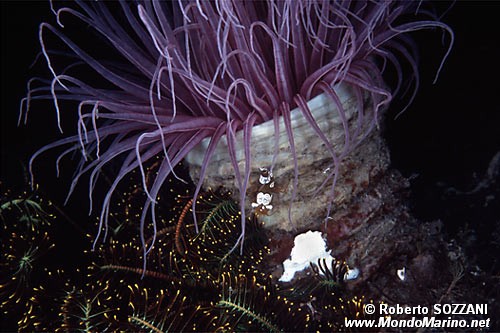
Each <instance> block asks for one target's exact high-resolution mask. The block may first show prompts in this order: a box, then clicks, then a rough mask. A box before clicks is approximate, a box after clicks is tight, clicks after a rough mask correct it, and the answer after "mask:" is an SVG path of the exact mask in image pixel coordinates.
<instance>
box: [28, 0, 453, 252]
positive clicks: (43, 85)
mask: <svg viewBox="0 0 500 333" xmlns="http://www.w3.org/2000/svg"><path fill="white" fill-rule="evenodd" d="M51 6H52V10H53V12H54V14H55V16H56V20H57V24H54V25H53V24H49V23H42V24H41V25H40V33H39V36H40V43H41V46H42V52H43V55H44V56H45V59H46V61H47V64H48V68H49V69H50V72H51V73H52V75H53V77H52V79H51V80H46V79H33V80H31V81H30V82H29V84H28V95H27V97H26V98H25V99H23V101H22V103H21V104H22V105H21V115H20V121H21V120H22V118H23V114H24V118H25V121H26V117H27V110H28V109H29V108H30V104H32V102H33V101H35V100H47V99H48V100H53V102H54V106H55V109H56V115H57V122H58V125H59V128H60V130H61V132H62V128H63V125H65V124H63V121H62V120H64V119H65V117H63V114H62V113H67V112H73V113H76V114H77V116H78V120H77V123H76V124H74V125H76V128H77V134H76V135H72V136H68V137H66V138H63V139H61V140H59V141H56V142H53V143H51V144H49V145H47V146H45V147H43V148H41V149H40V150H38V151H37V152H36V153H35V154H34V155H33V157H32V159H31V161H30V171H31V169H32V165H33V161H34V160H35V159H36V158H37V157H38V156H40V155H41V154H42V153H44V152H46V151H47V150H50V149H54V148H60V147H68V148H66V150H64V151H63V152H62V153H61V156H60V157H59V158H58V160H57V164H59V161H60V159H61V158H62V157H64V156H67V155H68V154H70V153H73V152H81V155H82V160H81V162H80V163H79V165H78V167H77V170H76V172H75V176H74V178H73V181H72V183H71V186H70V190H69V194H68V197H69V196H70V195H71V193H72V192H73V190H74V189H75V186H76V184H77V183H78V182H79V180H80V178H81V177H82V176H83V175H84V174H89V175H90V180H89V184H88V185H89V186H88V187H89V198H90V201H91V209H92V205H93V204H92V191H93V189H94V187H95V185H96V182H97V181H98V179H99V177H100V174H101V171H102V169H103V168H104V167H105V166H106V165H108V164H110V163H113V162H114V161H120V162H119V163H120V164H121V167H120V169H119V171H118V172H117V174H116V175H115V179H114V181H113V183H112V184H111V185H110V187H109V189H108V191H107V193H106V195H105V197H104V199H103V202H102V206H101V213H100V226H99V231H98V234H97V236H96V242H97V240H98V239H100V237H101V230H103V229H104V230H106V231H105V234H104V238H105V237H106V232H107V221H108V212H109V206H110V204H111V201H112V200H111V199H112V196H113V194H114V192H115V190H116V188H117V186H118V184H119V182H120V181H122V180H124V178H125V176H126V175H127V174H128V173H130V172H131V171H133V170H135V169H139V170H140V171H141V173H142V178H143V187H144V191H145V192H146V193H147V199H146V201H145V203H144V206H143V211H142V216H141V218H140V230H141V239H142V242H143V244H144V254H145V257H146V255H147V253H148V252H149V251H150V249H151V247H152V246H153V243H154V241H153V242H152V243H151V245H150V246H149V247H146V245H145V243H144V240H145V237H146V236H145V235H144V229H145V224H146V223H147V222H149V223H152V225H153V233H154V232H155V231H156V219H155V206H156V205H157V204H158V203H157V200H156V199H157V196H158V193H159V191H160V188H161V187H162V185H163V183H164V182H165V180H166V179H167V177H168V176H169V175H170V174H173V175H174V176H176V175H175V172H174V166H175V165H177V164H178V163H179V162H181V161H182V160H183V159H184V158H186V157H187V156H188V154H189V153H190V152H191V151H193V150H196V149H197V148H196V147H199V146H200V145H205V147H206V149H205V150H204V151H203V153H202V154H203V155H202V159H201V163H200V165H199V170H198V171H196V172H195V173H196V180H197V186H196V191H195V194H194V197H196V196H197V195H198V194H199V192H200V190H201V188H202V185H203V180H204V179H205V178H207V174H206V173H207V169H208V168H210V165H211V160H212V157H213V156H214V154H215V153H216V152H217V151H218V149H217V147H218V146H219V144H220V143H221V142H225V150H226V153H227V155H228V156H229V163H230V165H231V166H232V173H231V175H230V177H232V179H234V180H233V181H234V182H235V186H234V187H235V188H236V189H237V191H236V192H235V193H236V196H237V199H238V200H239V203H240V209H241V223H242V227H243V228H242V229H243V232H242V234H241V236H240V238H239V241H238V244H241V246H243V240H244V230H245V229H244V224H245V220H246V216H247V214H248V212H249V207H248V200H247V189H248V187H249V186H250V185H251V182H252V179H253V178H252V177H253V176H251V174H252V173H255V172H258V169H257V170H255V168H256V167H266V168H269V169H270V170H271V171H272V172H274V173H275V174H278V173H279V170H274V164H275V163H276V159H275V158H272V159H271V161H269V162H268V164H267V165H258V166H254V165H253V164H252V161H251V159H252V152H251V145H253V143H251V140H252V135H253V134H252V133H253V131H252V129H253V128H254V127H255V126H258V125H261V124H264V123H266V122H268V123H270V124H272V126H271V127H272V128H273V129H274V130H275V132H274V134H273V137H274V139H273V141H274V143H273V145H272V146H273V147H274V153H275V156H276V155H277V153H278V150H279V149H280V148H279V141H280V139H279V138H280V135H281V137H283V133H284V135H285V138H286V139H287V140H286V141H287V144H288V148H286V149H287V150H288V153H289V156H290V158H289V164H291V165H292V166H293V175H292V180H291V183H290V184H292V187H291V188H292V190H291V192H292V193H291V195H290V196H289V203H288V204H289V205H288V207H289V208H288V210H289V213H288V215H289V217H290V219H292V216H291V213H290V212H291V209H292V208H291V207H292V206H293V204H294V200H295V198H296V196H297V186H298V184H299V182H301V178H300V177H299V175H300V176H302V171H301V170H299V164H300V162H299V160H300V156H299V154H298V153H297V151H296V149H295V143H296V141H297V140H299V139H300V138H297V135H296V133H295V132H294V128H293V126H292V116H291V114H292V113H291V110H293V109H295V108H296V109H297V110H298V111H297V112H296V114H295V115H294V117H298V118H303V120H304V121H305V123H306V124H307V126H308V127H309V128H310V130H311V131H312V133H314V136H315V137H317V138H319V140H320V143H321V144H323V145H324V147H325V151H326V152H327V153H326V154H327V156H328V158H329V163H328V164H327V166H328V167H326V168H325V169H324V171H325V178H324V181H322V182H321V184H320V186H319V188H317V189H315V190H316V193H318V191H321V190H322V189H323V188H324V187H326V190H324V191H325V192H326V193H327V196H328V198H329V202H330V203H329V208H328V212H329V211H330V210H331V205H332V203H333V201H334V194H335V192H334V188H335V185H336V182H337V180H338V179H339V178H340V177H341V176H339V172H340V171H339V170H340V167H341V165H342V161H343V160H344V159H345V158H346V157H347V156H349V155H350V154H352V152H353V151H354V150H355V148H356V147H357V146H359V145H360V143H362V142H363V141H364V139H366V138H367V137H368V136H369V135H370V134H371V133H372V132H373V129H376V128H377V124H378V121H379V119H380V115H381V113H382V111H383V110H384V108H386V107H387V105H388V104H389V103H390V102H391V100H392V99H393V96H394V95H395V94H397V93H398V92H400V91H401V90H403V88H409V89H410V91H412V93H411V94H410V97H409V102H411V100H412V99H413V97H414V96H415V93H416V91H417V89H418V84H419V75H418V70H417V61H418V60H417V53H416V47H415V45H414V43H413V41H412V39H411V38H410V36H409V35H408V33H410V32H412V31H416V30H421V29H433V28H439V29H442V30H443V31H446V32H448V35H449V37H450V44H449V47H448V49H447V51H446V52H445V54H444V57H443V61H444V60H445V58H446V56H447V55H448V53H449V52H450V48H451V45H452V43H453V33H452V31H451V30H450V28H449V27H448V26H446V25H445V24H443V23H441V22H439V21H438V20H437V17H436V16H435V14H434V13H433V12H432V11H428V10H426V9H424V6H419V5H418V4H417V3H415V2H409V1H402V2H398V1H370V2H368V1H366V2H365V1H354V2H336V1H265V2H263V1H259V2H257V1H248V2H246V1H214V2H207V1H177V2H157V1H153V2H148V1H145V2H143V1H134V2H125V1H123V2H119V3H108V2H91V3H89V2H83V1H82V2H80V1H78V2H76V5H74V6H73V5H71V6H69V7H62V8H56V7H55V3H54V4H52V3H51ZM73 7H75V8H73ZM415 14H418V15H415ZM417 17H418V18H421V20H417V19H416V18H417ZM73 25H76V26H80V27H89V29H90V30H91V31H92V32H93V33H95V35H97V36H99V37H100V39H96V40H93V41H92V43H94V42H95V43H96V44H95V45H94V44H92V45H91V46H89V45H88V41H87V42H80V40H79V39H78V38H77V37H75V36H74V31H73V30H72V28H71V26H73ZM51 45H57V47H54V46H51ZM97 45H98V46H97ZM108 51H109V54H108ZM405 66H406V67H409V68H410V71H411V73H410V75H411V76H412V77H413V80H409V82H410V86H409V87H405V82H406V81H405V80H404V79H403V68H404V67H405ZM441 66H442V63H441V65H440V67H439V69H438V70H437V74H439V71H440V69H441ZM388 68H392V70H393V72H395V73H396V75H395V77H396V84H395V86H394V87H393V88H389V87H387V86H386V85H385V83H384V80H383V78H382V75H383V73H384V72H385V71H387V69H388ZM90 77H91V78H93V79H91V78H90ZM95 78H98V79H99V80H95ZM345 87H348V89H349V90H350V94H351V97H352V98H353V100H354V105H355V106H354V113H353V114H352V115H347V113H348V112H350V110H345V107H344V105H343V104H342V102H341V96H339V94H338V91H339V89H344V88H345ZM346 89H347V88H346ZM320 94H324V96H326V97H327V99H328V100H329V102H328V103H330V104H332V105H333V107H334V108H335V110H336V111H332V112H331V116H332V117H337V119H338V120H339V124H340V140H341V141H342V144H341V145H336V144H334V143H332V141H331V138H330V137H328V136H327V135H325V133H323V131H322V129H321V128H322V127H321V126H322V125H321V123H320V121H319V120H317V119H316V118H315V116H314V115H313V114H312V113H311V106H310V105H309V104H308V103H307V102H308V101H310V100H311V99H313V98H315V97H316V96H318V95H320ZM71 102H73V104H71ZM74 103H76V105H75V104H74ZM69 105H71V106H69ZM327 116H328V115H327ZM280 122H281V124H282V125H281V126H280ZM280 127H281V129H280ZM283 128H284V132H283V130H282V129H283ZM337 132H338V131H337ZM204 140H205V141H204ZM239 141H241V142H242V144H239V143H238V142H239ZM365 141H366V140H365ZM219 150H220V149H219ZM158 154H161V155H162V156H163V161H162V163H161V166H160V168H159V170H158V174H157V176H156V178H155V179H154V181H153V182H152V183H151V184H147V182H146V179H145V173H144V168H143V165H144V164H145V163H146V162H147V161H148V160H150V159H152V158H153V157H155V156H157V155H158ZM240 155H241V156H243V162H241V161H240V160H238V157H237V156H240ZM88 156H92V158H87V157H88ZM240 168H241V169H240ZM208 178H209V176H208ZM193 203H196V200H194V201H193ZM195 208H196V207H193V211H194V210H195ZM148 214H150V215H151V218H150V219H151V220H150V221H149V220H148V217H147V216H148ZM326 217H328V216H326ZM238 244H236V245H235V247H236V246H237V245H238Z"/></svg>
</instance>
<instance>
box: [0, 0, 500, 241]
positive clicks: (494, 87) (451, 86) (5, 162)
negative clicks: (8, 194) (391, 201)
mask: <svg viewBox="0 0 500 333" xmlns="http://www.w3.org/2000/svg"><path fill="white" fill-rule="evenodd" d="M448 6H449V3H448V2H439V3H437V8H438V10H439V11H443V10H444V9H446V8H447V7H448ZM1 11H2V13H1V15H2V22H1V25H2V32H1V33H2V38H1V43H2V49H1V52H2V56H1V62H2V64H1V77H2V89H1V92H2V96H1V102H2V106H1V108H2V109H1V117H2V118H1V119H2V124H1V137H2V143H1V145H2V146H1V180H2V185H4V186H5V187H10V188H12V187H19V186H24V184H26V179H25V177H26V171H25V169H26V165H27V161H28V159H29V156H30V155H31V154H32V153H33V152H35V151H36V150H37V149H38V148H40V147H42V146H43V145H45V144H47V143H49V142H51V141H53V139H55V138H57V137H59V133H58V130H57V127H56V117H55V112H54V110H53V107H52V105H50V103H48V104H46V108H40V107H37V108H34V109H33V110H32V112H31V114H30V118H29V121H28V124H27V126H21V127H17V117H18V113H19V101H20V100H21V98H22V97H24V95H25V93H26V82H27V81H28V79H29V78H31V77H33V76H35V75H39V74H41V75H42V76H45V77H50V75H49V73H48V72H47V70H46V66H45V61H44V59H40V60H39V61H38V62H37V63H36V64H35V66H34V67H33V68H32V69H30V64H32V63H33V61H34V60H35V58H36V55H37V53H38V52H39V50H40V46H39V42H38V25H39V24H40V23H41V22H42V21H43V20H49V21H51V22H52V21H54V19H53V17H52V13H51V12H50V9H49V6H48V3H46V2H24V1H16V2H5V1H2V2H1ZM498 17H500V2H493V1H491V2H478V1H474V2H464V1H458V2H457V3H455V5H454V6H453V8H452V9H451V10H450V11H449V12H448V13H447V15H446V16H445V17H444V18H443V22H445V23H447V24H448V25H449V26H450V27H451V28H452V29H453V30H454V32H455V45H454V47H453V50H452V53H451V54H450V56H449V58H448V60H447V62H446V64H445V66H444V68H443V70H442V72H441V75H440V77H439V80H438V82H437V84H434V85H433V84H432V81H433V78H434V75H435V72H436V70H437V68H438V65H439V61H440V59H441V57H442V55H443V54H444V52H445V49H446V45H447V42H448V39H447V37H446V36H445V38H444V45H443V44H442V43H441V39H440V38H441V33H440V32H437V33H423V34H416V35H415V38H416V39H417V41H418V44H419V46H420V52H421V54H420V55H421V62H420V68H421V74H422V80H421V88H420V90H419V93H418V95H417V97H416V99H415V101H414V103H413V104H412V105H411V107H410V108H409V109H408V110H407V111H406V112H405V113H403V114H402V115H401V116H400V117H399V118H398V119H394V117H395V115H396V114H397V113H398V111H399V109H398V108H399V107H401V105H398V104H400V103H398V102H397V101H395V103H393V105H392V106H391V109H390V110H389V113H388V117H387V123H386V124H385V133H386V138H387V140H388V143H389V146H390V148H391V155H392V161H393V166H394V167H396V168H398V169H399V170H400V171H401V172H402V173H403V174H404V175H405V176H407V177H411V179H412V181H411V183H412V196H411V206H412V209H413V212H414V214H415V215H416V216H417V217H419V218H421V219H423V220H427V221H429V220H433V219H442V220H443V221H444V224H445V226H446V230H447V231H449V232H450V233H452V234H453V233H456V232H458V230H459V229H460V228H461V227H463V226H464V225H468V224H477V225H478V226H480V227H478V231H479V232H484V233H488V234H489V235H490V236H491V235H492V233H493V231H494V229H495V228H498V227H495V225H494V224H495V223H492V222H491V221H497V223H496V224H498V220H499V214H498V211H497V210H496V209H493V208H492V207H489V208H488V209H483V210H481V209H479V208H477V207H475V206H474V205H473V204H467V203H466V204H464V203H463V202H462V201H461V200H462V199H460V200H458V199H453V198H451V199H450V196H447V195H445V193H446V189H447V188H448V189H449V188H451V187H453V188H456V189H459V190H463V191H467V190H470V189H472V188H473V187H474V186H475V184H477V182H478V181H479V180H480V179H481V177H482V176H483V175H484V174H485V172H486V169H487V167H488V164H489V162H490V160H491V158H492V157H493V156H494V154H495V153H496V152H498V151H499V150H500V134H499V127H500V110H499V109H500V107H499V105H500V104H499V103H500V101H499V95H500V90H499V89H500V84H499V80H500V45H499V44H500V42H499V40H500V37H499V32H500V29H499V28H498V23H497V22H498ZM55 157H56V155H55V154H53V155H51V153H49V154H47V155H45V156H44V157H42V159H41V160H39V161H38V164H37V170H42V171H41V174H42V175H43V177H42V178H43V179H41V182H42V183H45V184H46V185H49V186H47V188H46V189H45V190H46V192H47V194H48V195H49V196H50V197H51V198H52V199H55V200H60V199H61V198H62V194H61V193H63V194H64V193H65V192H66V189H67V188H68V186H69V183H68V182H67V181H65V180H64V179H63V180H58V179H57V178H55V167H54V165H55ZM495 193H497V192H495ZM83 198H86V194H85V195H84V196H83ZM76 200H77V201H78V200H80V199H79V198H78V195H77V199H76ZM464 200H467V199H464ZM85 204H86V203H85ZM456 205H460V207H457V206H456ZM471 207H472V208H471ZM75 209H78V207H77V208H75ZM80 209H81V208H80ZM478 209H479V210H478ZM485 237H486V236H485Z"/></svg>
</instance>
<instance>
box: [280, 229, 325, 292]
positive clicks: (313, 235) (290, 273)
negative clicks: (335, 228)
mask: <svg viewBox="0 0 500 333" xmlns="http://www.w3.org/2000/svg"><path fill="white" fill-rule="evenodd" d="M293 244H294V246H293V248H292V252H291V253H290V259H287V260H285V261H284V262H283V268H284V272H283V275H282V276H281V278H280V279H279V280H280V281H281V282H290V281H291V280H292V279H293V277H294V275H295V273H296V272H300V271H302V270H303V269H305V268H307V267H309V263H310V262H312V263H317V262H318V259H322V258H325V259H326V263H327V266H328V268H329V269H331V262H332V259H333V257H332V256H331V255H330V252H331V250H329V251H326V243H325V240H324V239H323V236H322V235H321V232H320V231H308V232H305V233H303V234H300V235H297V236H296V237H295V240H294V242H293Z"/></svg>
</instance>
